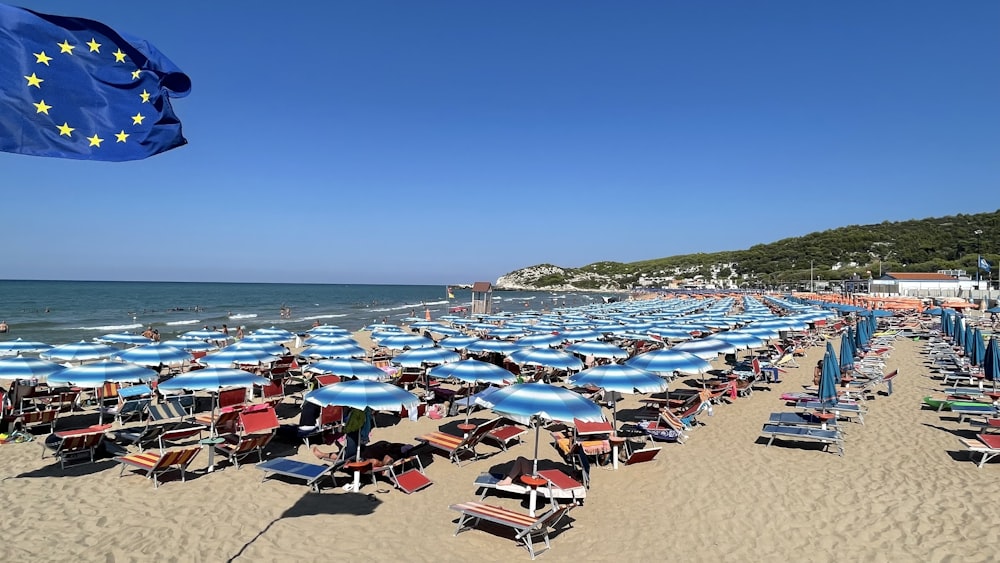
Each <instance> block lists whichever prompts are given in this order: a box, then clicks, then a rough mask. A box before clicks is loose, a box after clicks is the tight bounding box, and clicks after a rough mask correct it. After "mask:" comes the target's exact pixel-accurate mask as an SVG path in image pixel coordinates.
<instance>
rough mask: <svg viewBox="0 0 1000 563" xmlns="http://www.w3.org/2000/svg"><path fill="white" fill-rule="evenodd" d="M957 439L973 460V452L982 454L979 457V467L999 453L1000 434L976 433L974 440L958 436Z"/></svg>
mask: <svg viewBox="0 0 1000 563" xmlns="http://www.w3.org/2000/svg"><path fill="white" fill-rule="evenodd" d="M958 441H959V443H961V444H962V445H964V446H965V448H966V451H968V452H969V459H972V460H973V461H975V459H974V455H975V454H977V453H978V454H983V457H981V458H980V459H979V464H978V466H979V467H982V466H983V465H984V464H985V463H986V462H987V461H989V460H991V459H993V458H995V457H996V456H998V455H1000V435H998V434H976V439H975V440H970V439H968V438H959V439H958Z"/></svg>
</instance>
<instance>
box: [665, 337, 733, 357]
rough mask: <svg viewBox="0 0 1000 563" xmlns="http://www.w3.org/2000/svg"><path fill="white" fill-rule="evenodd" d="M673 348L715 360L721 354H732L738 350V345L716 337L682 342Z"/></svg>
mask: <svg viewBox="0 0 1000 563" xmlns="http://www.w3.org/2000/svg"><path fill="white" fill-rule="evenodd" d="M672 349H673V350H681V351H683V352H688V353H690V354H694V355H695V356H698V357H699V358H703V359H705V360H713V359H715V358H716V357H717V356H718V355H719V354H731V353H733V352H735V351H736V350H737V346H736V345H735V344H733V343H732V342H726V341H725V340H719V339H716V338H699V339H696V340H688V341H687V342H681V343H680V344H678V345H676V346H674V347H673V348H672Z"/></svg>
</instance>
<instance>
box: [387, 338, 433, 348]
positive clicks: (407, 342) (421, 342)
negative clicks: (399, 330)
mask: <svg viewBox="0 0 1000 563" xmlns="http://www.w3.org/2000/svg"><path fill="white" fill-rule="evenodd" d="M378 345H379V346H382V347H384V348H388V349H390V350H406V349H407V348H410V349H414V348H433V347H434V346H435V344H434V341H433V340H431V339H430V338H426V337H423V336H419V335H416V334H398V335H394V336H389V337H386V338H383V339H381V340H379V341H378Z"/></svg>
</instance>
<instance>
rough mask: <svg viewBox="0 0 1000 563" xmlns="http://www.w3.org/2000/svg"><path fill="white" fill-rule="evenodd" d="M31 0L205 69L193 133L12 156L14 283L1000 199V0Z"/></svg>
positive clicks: (794, 226)
mask: <svg viewBox="0 0 1000 563" xmlns="http://www.w3.org/2000/svg"><path fill="white" fill-rule="evenodd" d="M15 3H16V2H15ZM19 5H22V6H24V7H28V8H32V9H35V10H38V11H41V12H47V13H54V14H61V15H71V16H80V17H87V18H91V19H96V20H99V21H102V22H104V23H106V24H108V25H110V26H112V27H114V28H116V29H117V30H119V31H123V32H127V33H130V34H132V35H135V36H138V37H142V38H144V39H147V40H149V41H150V42H151V43H153V44H154V45H156V46H157V47H158V48H159V49H160V50H161V51H162V52H163V53H165V54H166V55H167V56H168V57H169V58H170V59H171V60H173V62H174V63H176V64H177V65H178V66H179V67H180V68H181V69H182V70H184V71H185V72H186V73H187V74H188V75H189V76H190V77H191V80H192V83H193V88H192V92H191V95H190V96H188V97H187V98H184V99H180V100H176V101H175V102H174V108H175V110H176V111H177V113H178V115H179V116H180V118H181V120H182V122H183V124H184V133H185V136H186V137H187V139H188V141H189V144H188V145H187V146H184V147H181V148H179V149H176V150H173V151H170V152H167V153H164V154H161V155H158V156H154V157H152V158H149V159H146V160H142V161H136V162H127V163H102V162H84V161H71V160H59V159H45V158H38V157H30V156H19V155H14V154H3V153H0V170H2V174H3V179H2V184H3V186H4V189H3V203H2V205H3V210H4V213H3V216H2V217H3V218H2V222H3V227H2V228H3V233H4V236H3V239H4V241H5V242H4V244H3V245H2V248H3V250H2V253H0V278H28V279H109V280H179V281H263V282H318V283H430V284H436V283H441V284H444V283H462V282H472V281H476V280H495V279H496V278H497V277H498V276H500V275H502V274H504V273H506V272H508V271H511V270H514V269H517V268H521V267H525V266H529V265H534V264H538V263H552V264H557V265H561V266H568V267H577V266H582V265H585V264H589V263H592V262H596V261H601V260H614V261H621V262H630V261H636V260H645V259H651V258H659V257H664V256H671V255H675V254H686V253H692V252H714V251H720V250H736V249H742V248H747V247H749V246H750V245H752V244H757V243H767V242H772V241H775V240H779V239H782V238H786V237H793V236H800V235H803V234H806V233H809V232H813V231H818V230H824V229H828V228H834V227H839V226H844V225H850V224H867V223H877V222H881V221H884V220H888V221H896V220H906V219H914V218H924V217H932V216H942V215H951V214H956V213H979V212H985V211H993V210H995V209H997V208H998V207H1000V205H998V202H1000V197H998V196H997V193H998V192H997V180H998V177H1000V174H998V172H1000V158H998V157H997V155H1000V105H998V102H1000V72H998V71H1000V64H998V58H1000V33H997V29H998V27H997V26H998V24H1000V2H995V1H993V0H978V1H977V0H970V1H963V2H941V1H933V2H925V1H916V0H905V1H874V2H873V1H870V0H858V1H838V2H823V1H802V0H788V1H754V2H748V1H745V0H734V1H731V2H722V1H690V0H677V1H668V0H660V1H648V2H638V1H636V2H606V1H601V2H582V1H566V2H557V1H545V2H536V1H530V2H529V1H510V2H469V1H465V0H462V1H451V2H413V1H399V2H381V1H370V2H369V1H364V2H340V1H332V2H285V3H274V2H256V1H239V2H237V1H229V0H225V1H223V0H213V1H211V2H207V1H206V2H195V1H183V0H182V1H178V2H166V3H163V2H159V3H157V2H152V3H151V2H134V1H128V2H125V1H100V2H97V1H92V2H65V1H61V0H60V1H54V0H52V1H37V2H30V1H28V2H22V3H20V4H19ZM285 7H289V9H285Z"/></svg>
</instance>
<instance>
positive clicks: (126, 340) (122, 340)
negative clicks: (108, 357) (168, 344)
mask: <svg viewBox="0 0 1000 563" xmlns="http://www.w3.org/2000/svg"><path fill="white" fill-rule="evenodd" d="M94 340H96V341H98V342H110V343H112V344H132V345H135V346H138V345H140V344H149V343H150V342H152V340H150V339H149V338H146V337H145V336H143V335H141V334H132V333H131V332H116V333H113V334H105V335H104V336H98V337H97V338H95V339H94Z"/></svg>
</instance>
